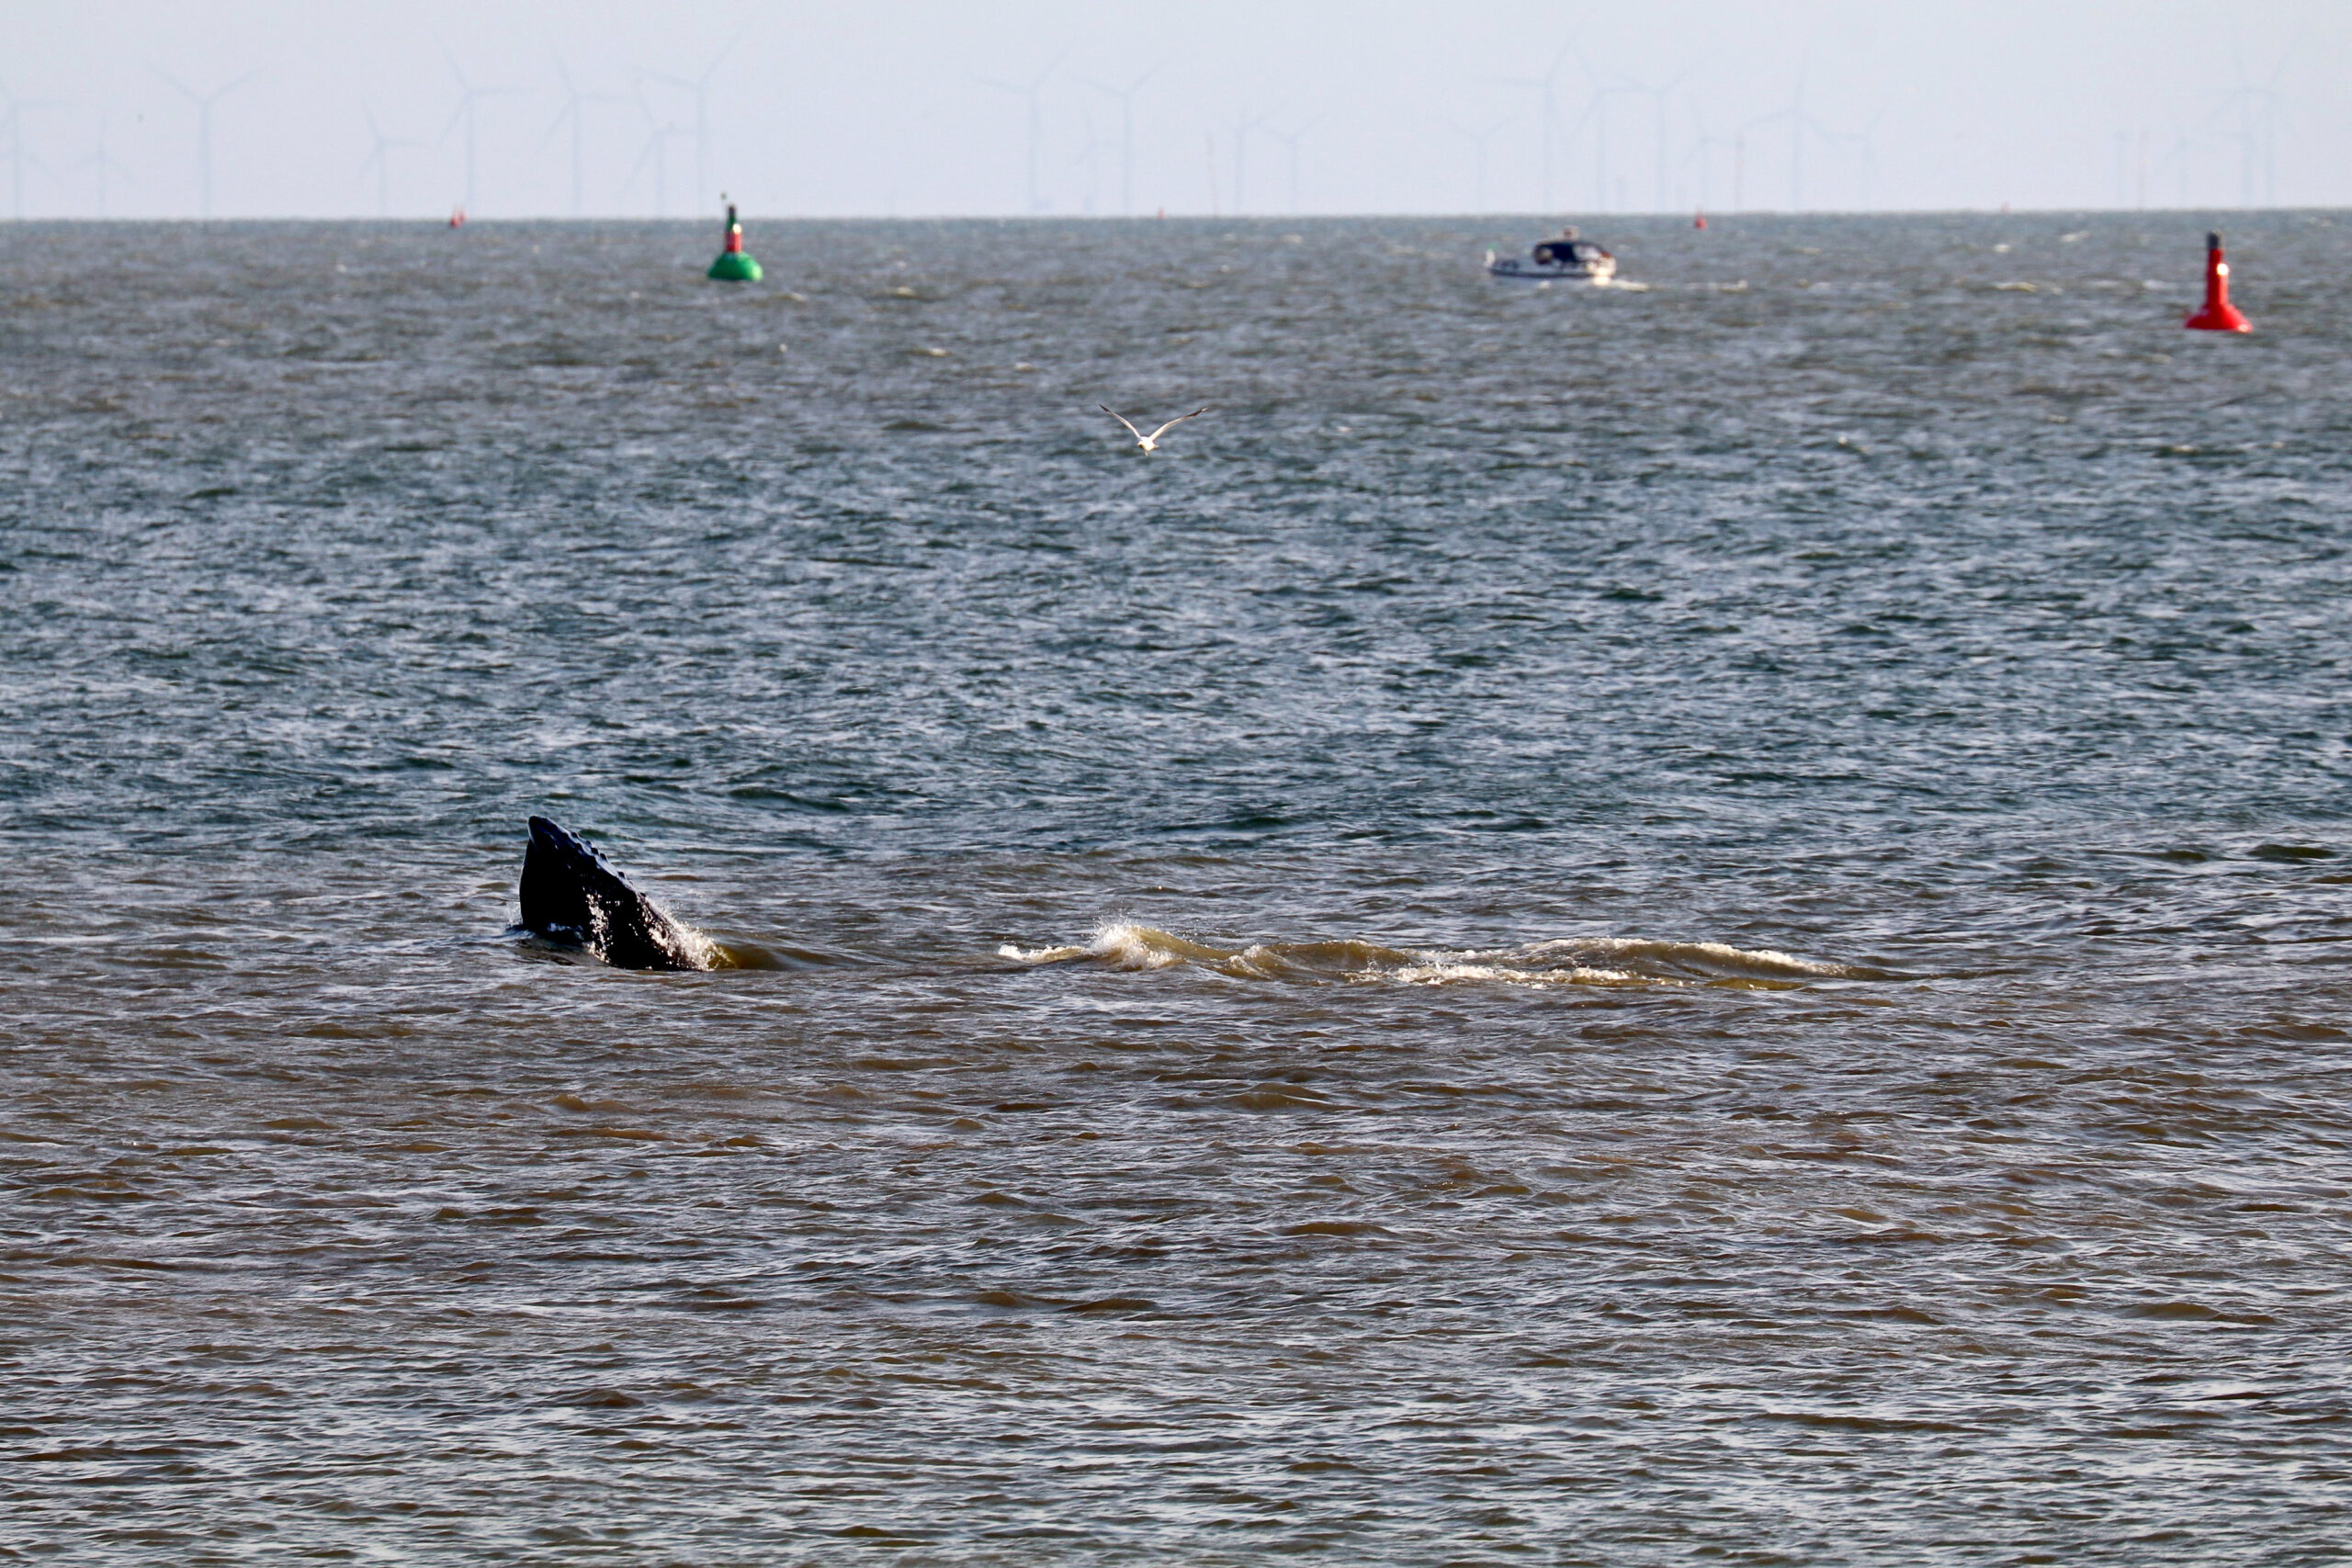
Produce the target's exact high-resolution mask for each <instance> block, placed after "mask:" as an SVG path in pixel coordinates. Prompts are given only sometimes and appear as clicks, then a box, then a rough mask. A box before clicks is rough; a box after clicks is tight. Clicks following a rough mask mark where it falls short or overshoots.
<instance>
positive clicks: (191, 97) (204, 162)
mask: <svg viewBox="0 0 2352 1568" xmlns="http://www.w3.org/2000/svg"><path fill="white" fill-rule="evenodd" d="M154 70H155V74H156V75H158V76H161V77H163V79H164V81H165V82H167V83H169V84H170V85H172V86H173V87H175V88H176V89H177V90H178V92H179V94H180V96H182V97H185V98H186V99H187V101H188V102H190V103H192V104H194V105H195V106H196V167H197V214H198V216H199V217H201V218H203V219H205V220H207V221H209V220H211V217H212V106H213V105H214V104H216V103H219V102H220V100H221V99H222V98H223V97H225V96H228V95H229V94H230V93H232V92H233V91H235V90H236V89H237V88H239V87H242V86H243V85H245V84H246V83H248V82H250V81H252V80H253V79H254V77H256V76H258V75H260V74H261V73H260V71H258V70H253V71H248V72H246V73H244V74H243V75H242V76H240V77H238V78H236V79H235V80H234V81H232V82H229V83H227V84H225V85H221V86H218V87H215V88H213V89H212V91H210V92H209V93H198V92H195V91H193V90H192V89H190V88H189V87H188V86H187V84H185V83H183V82H182V81H180V80H179V78H177V77H176V76H174V75H172V74H171V73H168V72H166V71H164V70H163V69H162V68H161V67H160V66H159V67H155V68H154Z"/></svg>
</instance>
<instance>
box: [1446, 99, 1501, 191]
mask: <svg viewBox="0 0 2352 1568" xmlns="http://www.w3.org/2000/svg"><path fill="white" fill-rule="evenodd" d="M1509 124H1510V116H1509V115H1505V116H1503V117H1502V118H1500V119H1498V120H1497V121H1495V123H1494V124H1492V125H1490V126H1488V127H1487V129H1486V130H1471V129H1470V128H1469V127H1467V126H1463V125H1457V126H1455V127H1454V128H1453V134H1454V135H1456V136H1459V137H1461V138H1463V139H1464V141H1468V142H1469V143H1470V145H1471V146H1472V148H1474V149H1475V150H1476V163H1475V164H1474V165H1473V166H1474V167H1475V168H1476V170H1477V181H1476V186H1474V187H1473V188H1474V189H1475V190H1476V192H1477V194H1476V197H1474V198H1473V205H1474V207H1475V208H1476V210H1478V211H1480V212H1484V211H1486V210H1487V142H1488V141H1491V140H1493V138H1494V135H1495V133H1496V132H1497V131H1498V130H1502V129H1503V127H1505V126H1507V125H1509Z"/></svg>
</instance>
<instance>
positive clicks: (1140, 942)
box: [997, 920, 1882, 989]
mask: <svg viewBox="0 0 2352 1568" xmlns="http://www.w3.org/2000/svg"><path fill="white" fill-rule="evenodd" d="M997 953H998V956H1000V957H1001V958H1005V959H1008V960H1010V961H1012V962H1013V963H1015V964H1071V963H1078V962H1081V961H1091V962H1093V963H1096V964H1102V965H1103V966H1105V967H1107V968H1114V969H1131V970H1147V969H1175V968H1185V967H1191V968H1201V969H1209V970H1214V971H1215V972H1216V973H1218V974H1221V975H1229V976H1234V977H1235V978H1237V979H1247V980H1296V981H1304V982H1307V983H1313V984H1361V985H1397V986H1444V985H1459V984H1479V985H1506V986H1534V987H1554V986H1596V987H1624V986H1696V985H1705V986H1735V987H1756V988H1763V989H1776V988H1780V987H1793V986H1800V985H1803V984H1804V983H1806V982H1808V981H1816V980H1852V979H1876V978H1881V977H1882V976H1879V975H1878V974H1877V972H1876V971H1873V970H1868V969H1863V968H1860V967H1858V966H1856V965H1853V964H1831V963H1824V962H1820V961H1818V960H1815V959H1808V958H1798V957H1795V956H1793V955H1792V954H1790V953H1781V952H1777V951H1774V950H1772V949H1770V948H1765V949H1748V948H1739V947H1733V946H1731V945H1730V944H1729V943H1726V942H1664V941H1658V940H1656V939H1648V938H1634V937H1588V938H1555V939H1552V940H1549V941H1544V942H1528V943H1525V944H1522V945H1521V946H1517V947H1501V948H1472V949H1461V950H1451V949H1442V948H1430V949H1414V948H1397V947H1389V946H1385V945H1384V944H1382V943H1379V942H1366V941H1362V940H1356V939H1349V940H1341V941H1334V942H1253V943H1251V944H1250V945H1249V946H1246V947H1219V946H1216V945H1215V944H1213V943H1210V942H1198V941H1195V940H1193V939H1192V938H1190V937H1184V936H1179V935H1177V934H1176V933H1175V932H1173V931H1163V930H1161V929H1159V927H1157V926H1147V925H1141V924H1137V923H1136V922H1135V921H1132V920H1112V921H1106V922H1105V923H1103V925H1101V926H1099V927H1097V928H1096V929H1095V931H1094V934H1093V935H1092V936H1091V937H1090V938H1089V939H1088V940H1087V941H1085V942H1078V943H1065V944H1060V945H1055V946H1046V947H1031V948H1024V947H1021V946H1018V945H1016V944H1014V943H1012V942H1007V943H1005V944H1004V945H1003V946H1001V947H1000V948H998V949H997Z"/></svg>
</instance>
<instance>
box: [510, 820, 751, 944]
mask: <svg viewBox="0 0 2352 1568" xmlns="http://www.w3.org/2000/svg"><path fill="white" fill-rule="evenodd" d="M522 903H523V925H524V926H525V928H526V929H527V930H529V931H536V932H537V933H538V934H539V935H541V936H543V937H546V938H547V939H548V941H550V942H566V943H569V944H571V945H572V946H575V947H582V948H585V949H587V950H588V951H589V952H590V953H594V954H595V955H596V956H597V957H599V958H601V959H603V960H604V961H605V963H607V964H611V965H612V966H613V967H614V968H616V969H707V968H708V967H709V966H710V964H709V959H708V957H707V953H708V952H709V944H708V943H707V942H704V941H703V940H702V939H701V938H699V937H697V936H695V934H694V933H692V932H691V931H687V930H686V929H685V928H684V927H683V926H681V925H679V924H678V922H677V921H675V920H673V919H671V918H670V917H669V916H668V915H667V914H665V913H664V912H663V911H662V907H661V906H660V905H659V904H656V903H655V902H654V901H653V900H652V899H650V898H648V897H646V896H645V895H644V894H642V893H639V891H638V890H637V889H636V888H634V887H631V886H629V885H628V880H627V879H626V878H625V877H623V876H622V875H621V874H620V873H619V872H617V871H615V870H614V869H613V868H612V867H611V866H609V865H607V864H606V863H605V857H604V856H603V855H600V854H598V853H597V852H596V851H595V849H594V847H593V846H592V845H591V844H589V842H588V841H587V840H585V839H582V838H580V837H579V836H578V835H576V834H573V833H571V832H568V831H566V830H565V829H562V828H560V827H558V826H557V825H556V824H554V823H553V822H550V821H548V819H547V818H544V817H534V818H531V847H530V848H529V849H527V850H526V851H524V852H523V886H522Z"/></svg>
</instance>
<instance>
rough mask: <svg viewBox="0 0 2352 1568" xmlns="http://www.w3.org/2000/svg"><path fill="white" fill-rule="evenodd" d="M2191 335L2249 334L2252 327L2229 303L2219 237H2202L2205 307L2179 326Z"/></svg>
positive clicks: (2226, 264)
mask: <svg viewBox="0 0 2352 1568" xmlns="http://www.w3.org/2000/svg"><path fill="white" fill-rule="evenodd" d="M2181 325H2182V326H2184V327H2187V328H2188V330H2189V331H2191V332H2199V333H2250V332H2252V331H2254V323H2253V322H2252V321H2247V320H2246V319H2245V312H2244V311H2242V310H2239V309H2238V308H2237V307H2236V306H2234V305H2233V304H2231V303H2230V264H2229V260H2228V258H2227V257H2225V256H2224V255H2222V236H2221V235H2219V234H2218V233H2216V234H2208V235H2206V236H2205V304H2204V306H2203V308H2202V309H2200V310H2199V311H2198V312H2197V313H2196V314H2195V315H2193V316H2191V317H2189V318H2188V320H2187V321H2183V322H2182V323H2181Z"/></svg>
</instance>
